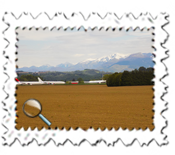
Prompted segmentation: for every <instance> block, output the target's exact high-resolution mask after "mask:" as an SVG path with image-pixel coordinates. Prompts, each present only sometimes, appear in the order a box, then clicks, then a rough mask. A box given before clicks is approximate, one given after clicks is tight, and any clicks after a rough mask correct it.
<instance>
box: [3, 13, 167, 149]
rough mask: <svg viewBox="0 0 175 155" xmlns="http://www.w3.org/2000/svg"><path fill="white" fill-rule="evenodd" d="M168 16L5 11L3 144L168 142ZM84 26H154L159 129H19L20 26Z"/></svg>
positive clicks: (156, 113)
mask: <svg viewBox="0 0 175 155" xmlns="http://www.w3.org/2000/svg"><path fill="white" fill-rule="evenodd" d="M167 17H168V15H167V14H166V13H165V14H163V13H160V14H158V15H157V16H156V17H155V18H153V17H152V16H151V14H149V13H146V14H140V16H138V17H134V16H133V15H132V14H124V15H123V16H122V17H120V18H119V17H117V13H108V14H107V15H106V16H105V17H104V18H103V19H102V18H101V17H100V15H98V14H97V13H92V14H90V15H89V16H88V18H86V19H85V18H84V16H83V14H82V13H74V14H72V16H71V17H70V18H67V17H66V15H65V14H63V13H56V16H54V17H52V18H50V17H49V16H48V15H47V14H46V13H40V14H39V15H38V16H37V17H34V18H35V19H34V18H33V17H32V15H31V14H30V13H22V14H21V15H20V17H15V13H5V14H4V18H3V20H4V23H6V24H7V29H6V30H4V31H3V33H4V38H5V40H6V41H7V42H9V44H8V45H7V46H6V48H5V49H4V51H5V54H4V55H5V56H8V57H9V59H7V62H6V64H4V73H5V74H7V77H8V76H9V78H7V81H6V82H5V84H4V91H5V92H6V93H7V97H6V99H4V101H3V104H4V106H3V109H4V110H3V113H4V117H3V121H2V125H3V126H4V127H5V128H6V129H7V131H6V132H5V133H3V135H2V137H3V139H4V142H3V144H7V145H11V144H13V142H14V141H15V139H18V140H19V141H20V143H21V144H22V145H28V144H29V143H30V142H32V141H33V139H35V140H37V142H38V144H39V145H41V144H46V143H47V142H48V141H49V140H51V139H52V140H53V141H54V142H55V144H56V145H59V144H64V143H65V142H66V141H67V140H70V141H71V142H72V143H73V144H75V145H79V144H80V143H81V142H83V141H84V140H87V141H88V142H89V143H91V144H95V143H97V142H98V141H101V140H103V141H105V143H106V144H107V145H114V144H117V142H118V141H119V140H121V141H122V142H123V143H124V144H125V145H131V144H132V143H133V141H135V140H136V139H137V140H138V141H139V143H140V145H144V144H146V145H148V144H149V143H150V142H152V141H153V140H155V141H156V142H157V144H158V145H159V146H161V145H163V144H167V143H168V141H167V139H166V135H165V134H164V133H163V130H164V128H166V118H164V117H163V116H162V114H161V113H162V111H163V110H164V109H165V108H166V106H165V104H166V101H164V100H163V99H161V97H162V95H163V94H164V93H166V89H165V88H166V84H164V83H162V82H161V80H160V79H161V78H162V77H163V76H164V75H166V74H167V71H166V67H165V65H164V64H163V63H162V62H161V60H162V59H163V58H165V57H167V55H166V51H167V49H166V48H164V47H162V46H161V43H164V42H165V40H166V38H167V37H168V34H167V33H166V32H165V31H164V30H163V25H166V23H168V20H167V19H166V18H167ZM80 26H83V27H84V28H85V29H88V28H89V27H91V28H94V27H97V28H101V27H104V28H105V29H106V28H108V27H111V28H122V27H123V28H124V29H125V30H126V29H128V28H132V29H135V28H136V27H139V28H140V29H143V28H146V29H147V28H151V27H154V28H155V29H154V33H155V36H154V40H155V42H153V46H154V47H155V49H156V50H154V48H153V53H154V55H155V57H154V58H153V60H154V62H155V66H154V69H155V70H154V71H155V79H154V82H155V85H154V96H155V97H154V103H155V105H154V110H155V115H154V125H155V129H154V130H153V131H150V130H149V129H146V130H144V131H142V130H135V129H134V130H132V131H129V130H122V129H121V128H120V129H119V130H117V131H115V130H114V129H112V130H110V131H109V130H107V129H106V130H104V131H101V130H100V129H98V130H97V131H94V129H88V130H87V131H84V130H82V129H78V130H73V129H70V130H69V131H66V130H65V129H64V130H59V129H57V130H46V129H45V128H44V129H42V130H41V131H38V130H37V129H35V130H31V129H30V128H29V129H28V130H27V131H24V129H23V128H22V129H21V130H17V129H15V119H16V117H15V114H16V113H15V107H16V104H15V101H16V98H15V96H14V94H15V90H16V89H15V87H16V82H15V80H14V79H15V77H16V76H17V75H16V72H15V69H16V62H15V59H16V58H17V55H16V54H15V52H16V51H17V48H16V47H15V43H16V42H17V40H16V37H17V36H16V34H15V28H16V27H21V28H23V27H27V28H30V27H38V28H39V27H42V28H45V27H48V28H49V29H52V28H53V27H56V28H59V27H63V28H64V29H65V28H67V27H71V28H73V27H76V28H79V27H80Z"/></svg>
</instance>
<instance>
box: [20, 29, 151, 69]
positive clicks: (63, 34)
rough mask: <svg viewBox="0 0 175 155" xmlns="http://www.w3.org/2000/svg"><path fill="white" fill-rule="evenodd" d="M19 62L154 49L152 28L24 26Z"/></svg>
mask: <svg viewBox="0 0 175 155" xmlns="http://www.w3.org/2000/svg"><path fill="white" fill-rule="evenodd" d="M18 33H19V35H18V38H19V40H20V41H19V42H18V43H17V45H18V46H19V48H18V53H19V54H18V56H17V57H18V58H19V61H18V62H17V64H18V65H19V67H23V66H32V65H35V66H41V65H44V64H49V65H53V66H56V65H58V64H60V63H64V62H70V63H77V62H80V61H83V60H86V59H97V58H100V57H102V56H107V55H111V54H114V53H120V54H122V55H128V54H132V53H138V52H142V53H150V52H152V51H153V50H152V48H151V46H152V42H151V39H152V38H153V36H152V35H151V32H150V31H143V32H141V31H140V30H138V31H134V32H133V31H130V32H125V31H118V30H117V31H114V32H113V31H111V30H109V31H104V30H103V31H98V30H94V31H87V32H84V31H70V30H68V31H64V30H60V31H57V30H53V31H49V30H45V31H43V30H38V31H36V30H31V31H29V30H24V31H23V30H20V29H18Z"/></svg>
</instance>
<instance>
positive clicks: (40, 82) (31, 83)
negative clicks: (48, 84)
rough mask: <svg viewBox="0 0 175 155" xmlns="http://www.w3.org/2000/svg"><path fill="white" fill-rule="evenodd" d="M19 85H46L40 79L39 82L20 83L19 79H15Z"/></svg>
mask: <svg viewBox="0 0 175 155" xmlns="http://www.w3.org/2000/svg"><path fill="white" fill-rule="evenodd" d="M15 80H16V82H17V84H19V85H24V84H26V85H35V84H45V83H44V82H43V81H42V80H41V79H40V78H38V80H39V81H19V80H18V79H17V78H15Z"/></svg>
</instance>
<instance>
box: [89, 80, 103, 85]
mask: <svg viewBox="0 0 175 155" xmlns="http://www.w3.org/2000/svg"><path fill="white" fill-rule="evenodd" d="M89 83H99V84H100V83H106V80H94V81H89Z"/></svg>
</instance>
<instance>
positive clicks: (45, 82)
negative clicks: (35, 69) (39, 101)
mask: <svg viewBox="0 0 175 155" xmlns="http://www.w3.org/2000/svg"><path fill="white" fill-rule="evenodd" d="M38 81H39V82H43V83H44V84H65V82H64V81H42V80H41V79H40V78H39V77H38Z"/></svg>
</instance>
